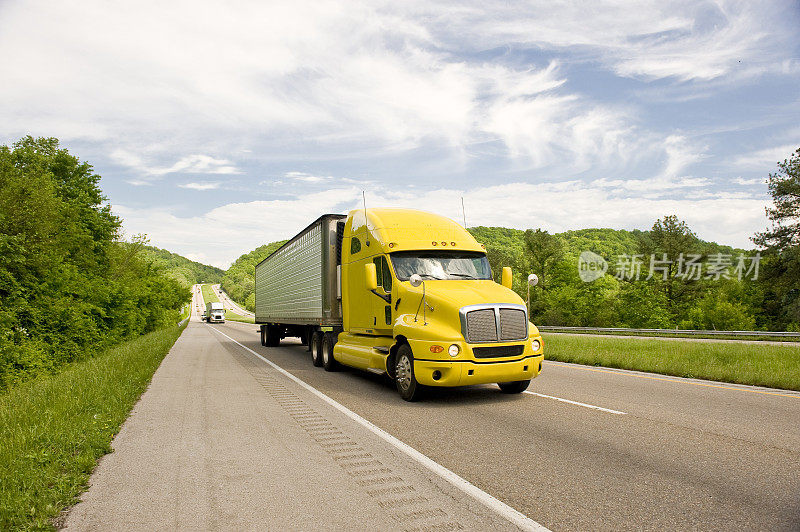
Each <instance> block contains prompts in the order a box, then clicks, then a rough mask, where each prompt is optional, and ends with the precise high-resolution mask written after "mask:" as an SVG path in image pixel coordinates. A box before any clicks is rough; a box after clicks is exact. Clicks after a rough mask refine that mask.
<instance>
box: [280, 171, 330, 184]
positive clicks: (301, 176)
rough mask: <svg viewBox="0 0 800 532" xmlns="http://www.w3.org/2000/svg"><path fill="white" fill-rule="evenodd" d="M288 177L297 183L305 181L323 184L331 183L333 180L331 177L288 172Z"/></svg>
mask: <svg viewBox="0 0 800 532" xmlns="http://www.w3.org/2000/svg"><path fill="white" fill-rule="evenodd" d="M285 176H286V177H288V178H289V179H294V180H295V181H303V182H305V183H322V182H323V181H330V180H331V179H333V178H332V177H330V176H318V175H311V174H307V173H305V172H286V174H285Z"/></svg>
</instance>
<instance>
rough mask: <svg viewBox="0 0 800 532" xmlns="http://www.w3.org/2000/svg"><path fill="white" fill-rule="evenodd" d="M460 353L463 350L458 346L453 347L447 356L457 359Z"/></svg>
mask: <svg viewBox="0 0 800 532" xmlns="http://www.w3.org/2000/svg"><path fill="white" fill-rule="evenodd" d="M459 352H461V348H459V347H458V345H456V344H453V345H451V346H450V349H448V350H447V354H448V355H450V356H451V357H457V356H458V353H459Z"/></svg>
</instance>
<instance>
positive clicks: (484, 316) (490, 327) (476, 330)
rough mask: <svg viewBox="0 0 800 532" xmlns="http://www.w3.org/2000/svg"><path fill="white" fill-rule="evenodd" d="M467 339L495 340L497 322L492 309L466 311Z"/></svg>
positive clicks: (478, 340)
mask: <svg viewBox="0 0 800 532" xmlns="http://www.w3.org/2000/svg"><path fill="white" fill-rule="evenodd" d="M467 341H468V342H496V341H497V322H496V321H495V319H494V309H490V308H487V309H483V310H473V311H472V312H468V313H467Z"/></svg>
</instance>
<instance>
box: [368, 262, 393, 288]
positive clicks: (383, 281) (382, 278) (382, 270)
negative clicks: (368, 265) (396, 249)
mask: <svg viewBox="0 0 800 532" xmlns="http://www.w3.org/2000/svg"><path fill="white" fill-rule="evenodd" d="M372 262H373V263H374V264H375V273H376V274H377V277H378V285H380V286H382V287H383V290H384V291H385V292H386V293H390V292H391V291H392V270H390V269H389V263H388V262H386V257H384V256H383V255H381V256H380V257H375V258H374V259H372Z"/></svg>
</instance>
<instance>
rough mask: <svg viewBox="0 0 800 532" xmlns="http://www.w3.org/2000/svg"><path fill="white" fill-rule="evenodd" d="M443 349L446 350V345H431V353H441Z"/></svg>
mask: <svg viewBox="0 0 800 532" xmlns="http://www.w3.org/2000/svg"><path fill="white" fill-rule="evenodd" d="M442 351H444V347H442V346H440V345H432V346H431V353H441V352H442Z"/></svg>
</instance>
